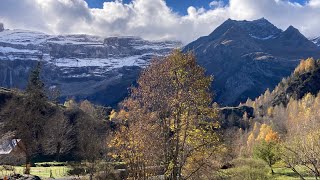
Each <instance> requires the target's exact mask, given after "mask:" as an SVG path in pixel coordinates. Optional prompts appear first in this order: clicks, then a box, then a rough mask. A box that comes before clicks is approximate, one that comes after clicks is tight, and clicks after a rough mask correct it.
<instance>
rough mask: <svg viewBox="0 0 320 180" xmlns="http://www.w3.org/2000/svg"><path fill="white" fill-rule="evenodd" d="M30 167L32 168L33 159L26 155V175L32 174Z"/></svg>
mask: <svg viewBox="0 0 320 180" xmlns="http://www.w3.org/2000/svg"><path fill="white" fill-rule="evenodd" d="M30 166H31V157H30V156H29V154H27V153H26V164H25V168H26V169H25V170H24V174H30Z"/></svg>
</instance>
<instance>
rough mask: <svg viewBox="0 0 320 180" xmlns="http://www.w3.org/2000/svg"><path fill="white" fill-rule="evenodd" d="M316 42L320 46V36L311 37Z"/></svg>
mask: <svg viewBox="0 0 320 180" xmlns="http://www.w3.org/2000/svg"><path fill="white" fill-rule="evenodd" d="M310 40H311V41H312V42H313V43H314V44H316V45H317V46H319V47H320V37H317V38H312V39H310Z"/></svg>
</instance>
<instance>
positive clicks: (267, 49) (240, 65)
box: [184, 19, 320, 105]
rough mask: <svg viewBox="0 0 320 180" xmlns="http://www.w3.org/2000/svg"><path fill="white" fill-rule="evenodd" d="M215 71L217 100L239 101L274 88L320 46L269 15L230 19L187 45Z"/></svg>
mask: <svg viewBox="0 0 320 180" xmlns="http://www.w3.org/2000/svg"><path fill="white" fill-rule="evenodd" d="M188 50H192V51H194V53H195V55H196V56H197V59H198V62H199V64H200V65H202V66H203V67H205V68H206V70H207V73H208V74H211V75H214V83H213V89H214V91H215V93H216V100H217V101H218V102H219V103H221V104H224V105H238V104H239V102H244V101H245V100H246V99H247V98H248V97H249V98H252V99H254V98H255V97H257V96H259V95H260V94H261V93H263V92H265V90H266V89H267V88H269V89H273V88H274V87H275V86H276V85H277V84H278V83H279V82H280V81H281V79H282V78H283V77H287V76H289V75H290V74H291V72H292V71H293V70H294V68H295V67H296V66H297V65H298V63H299V61H300V59H302V58H308V57H315V58H318V57H320V48H319V47H317V46H316V45H315V44H314V43H312V42H311V41H309V40H308V39H307V38H305V37H304V36H303V35H302V34H301V33H300V32H299V31H298V30H297V29H295V28H294V27H292V26H290V27H289V28H288V29H287V30H285V31H282V30H281V29H278V28H277V27H275V26H274V25H272V24H271V23H270V22H269V21H267V20H266V19H259V20H255V21H235V20H231V19H229V20H227V21H226V22H224V23H223V24H222V25H221V26H219V27H218V28H217V29H215V30H214V31H213V32H212V33H211V34H210V35H208V36H204V37H200V38H199V39H197V40H196V41H194V42H192V43H190V44H189V45H187V46H185V47H184V51H188Z"/></svg>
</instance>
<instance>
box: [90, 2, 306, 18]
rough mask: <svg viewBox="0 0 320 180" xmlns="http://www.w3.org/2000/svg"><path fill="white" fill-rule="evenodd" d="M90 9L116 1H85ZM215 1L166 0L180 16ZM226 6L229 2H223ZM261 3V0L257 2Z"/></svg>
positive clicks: (207, 6)
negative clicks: (191, 8) (192, 8)
mask: <svg viewBox="0 0 320 180" xmlns="http://www.w3.org/2000/svg"><path fill="white" fill-rule="evenodd" d="M85 1H86V2H87V3H88V5H89V7H91V8H102V4H103V2H105V1H114V0H85ZM131 1H132V0H123V2H124V3H129V2H131ZM212 1H214V0H166V3H167V5H168V6H169V7H170V8H172V9H173V10H174V11H175V12H177V13H179V14H180V15H186V14H187V9H188V7H190V6H194V7H196V8H201V7H203V8H206V9H209V8H210V6H209V4H210V2H212ZM223 1H224V2H225V3H226V4H227V3H228V0H223ZM257 1H259V0H257ZM290 1H291V2H297V3H300V4H304V3H305V2H306V0H290Z"/></svg>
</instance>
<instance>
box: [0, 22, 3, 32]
mask: <svg viewBox="0 0 320 180" xmlns="http://www.w3.org/2000/svg"><path fill="white" fill-rule="evenodd" d="M3 30H4V25H3V23H0V32H1V31H3Z"/></svg>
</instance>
